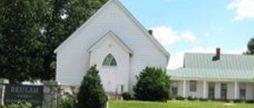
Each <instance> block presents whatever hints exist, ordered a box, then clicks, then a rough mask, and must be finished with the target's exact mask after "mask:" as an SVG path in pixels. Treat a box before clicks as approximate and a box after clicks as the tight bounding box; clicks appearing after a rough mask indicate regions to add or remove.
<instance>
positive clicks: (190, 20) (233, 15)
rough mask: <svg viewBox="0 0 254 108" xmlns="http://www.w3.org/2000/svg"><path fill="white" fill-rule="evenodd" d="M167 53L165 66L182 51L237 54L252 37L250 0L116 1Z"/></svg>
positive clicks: (253, 0) (176, 61) (177, 62)
mask: <svg viewBox="0 0 254 108" xmlns="http://www.w3.org/2000/svg"><path fill="white" fill-rule="evenodd" d="M120 1H121V2H122V3H123V4H124V5H125V6H126V7H127V8H128V10H129V11H130V12H131V13H132V14H133V15H134V16H135V17H136V18H137V19H138V21H140V23H141V24H143V25H144V26H145V27H146V28H147V29H153V30H154V36H155V37H156V38H157V39H158V40H159V41H160V42H161V43H162V44H163V46H164V47H165V48H166V49H167V50H168V51H169V52H170V53H171V60H170V63H169V67H168V68H169V69H175V68H178V67H181V65H182V61H183V55H184V53H185V52H207V53H211V52H214V51H215V48H216V47H220V48H221V50H222V53H233V54H239V53H242V52H243V51H245V50H246V44H247V43H248V40H249V39H250V38H251V37H253V36H254V0H120Z"/></svg>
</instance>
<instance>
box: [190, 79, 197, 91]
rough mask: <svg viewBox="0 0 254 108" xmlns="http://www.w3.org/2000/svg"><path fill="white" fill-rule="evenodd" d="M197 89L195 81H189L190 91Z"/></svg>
mask: <svg viewBox="0 0 254 108" xmlns="http://www.w3.org/2000/svg"><path fill="white" fill-rule="evenodd" d="M196 91H197V81H190V92H196Z"/></svg>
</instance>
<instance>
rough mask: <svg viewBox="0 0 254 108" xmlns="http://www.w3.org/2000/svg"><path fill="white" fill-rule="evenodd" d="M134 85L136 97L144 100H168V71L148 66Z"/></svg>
mask: <svg viewBox="0 0 254 108" xmlns="http://www.w3.org/2000/svg"><path fill="white" fill-rule="evenodd" d="M137 80H138V82H137V84H136V85H135V86H134V88H133V89H134V92H135V94H134V95H135V97H136V98H137V99H138V100H144V101H167V100H168V99H169V91H170V77H169V76H168V75H167V73H166V71H165V70H163V69H160V68H155V67H146V68H145V69H144V70H143V71H142V72H141V73H140V75H139V76H137Z"/></svg>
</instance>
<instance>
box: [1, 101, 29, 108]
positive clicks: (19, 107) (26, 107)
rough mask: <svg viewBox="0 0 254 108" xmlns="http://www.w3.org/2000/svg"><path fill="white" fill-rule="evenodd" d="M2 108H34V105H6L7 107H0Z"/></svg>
mask: <svg viewBox="0 0 254 108" xmlns="http://www.w3.org/2000/svg"><path fill="white" fill-rule="evenodd" d="M0 108H33V107H32V104H30V103H27V102H25V103H16V104H12V105H5V106H0Z"/></svg>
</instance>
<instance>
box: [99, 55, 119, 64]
mask: <svg viewBox="0 0 254 108" xmlns="http://www.w3.org/2000/svg"><path fill="white" fill-rule="evenodd" d="M102 65H103V66H117V62H116V59H115V58H114V56H113V55H112V54H108V55H107V56H106V58H105V59H104V61H103V63H102Z"/></svg>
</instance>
